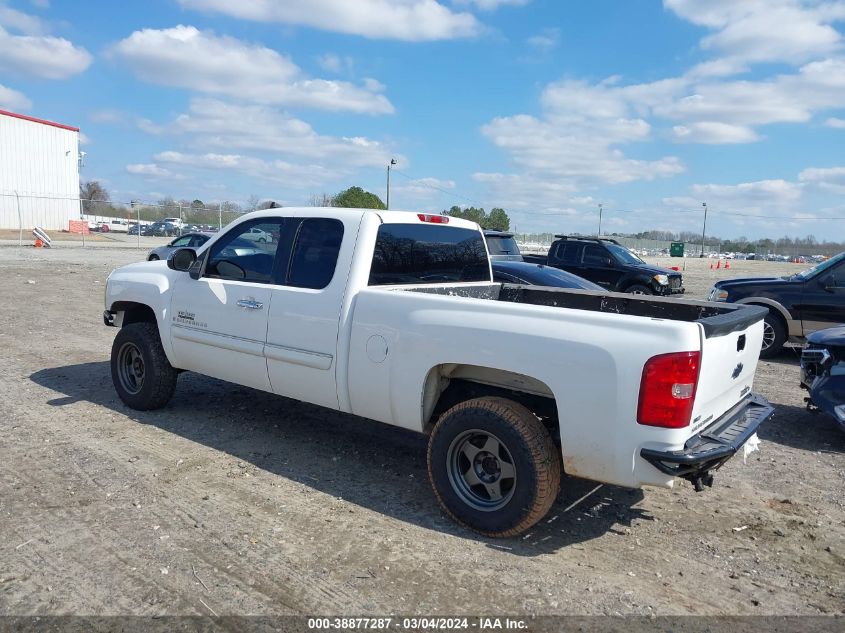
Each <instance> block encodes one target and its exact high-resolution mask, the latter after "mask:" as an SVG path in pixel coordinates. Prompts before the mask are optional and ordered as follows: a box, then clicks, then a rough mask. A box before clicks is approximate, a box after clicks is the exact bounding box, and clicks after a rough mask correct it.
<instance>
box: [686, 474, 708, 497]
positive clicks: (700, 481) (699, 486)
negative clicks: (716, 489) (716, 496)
mask: <svg viewBox="0 0 845 633" xmlns="http://www.w3.org/2000/svg"><path fill="white" fill-rule="evenodd" d="M683 478H684V479H686V480H687V481H689V482H690V483H692V485H693V488H695V491H696V492H701V491H702V490H704V488H705V486H706V487H707V488H712V487H713V473H711V472H710V471H709V470H708V471H705V472H703V473H690V474H689V475H684V477H683Z"/></svg>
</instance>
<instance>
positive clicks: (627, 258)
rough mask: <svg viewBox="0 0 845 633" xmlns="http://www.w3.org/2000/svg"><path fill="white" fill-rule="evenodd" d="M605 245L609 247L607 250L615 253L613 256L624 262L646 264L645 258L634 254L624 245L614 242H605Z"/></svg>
mask: <svg viewBox="0 0 845 633" xmlns="http://www.w3.org/2000/svg"><path fill="white" fill-rule="evenodd" d="M605 246H606V247H607V250H609V251H610V252H611V253H613V256H614V257H615V258H616V259H617V260H619V261H621V262H622V263H623V264H645V262H644V261H643V260H641V259H640V258H639V257H637V256H636V255H634V254H633V253H632V252H631V251H629V250H628V249H627V248H625V247H624V246H620V245H619V244H613V243H611V242H605Z"/></svg>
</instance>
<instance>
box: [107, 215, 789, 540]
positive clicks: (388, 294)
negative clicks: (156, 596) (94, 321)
mask: <svg viewBox="0 0 845 633" xmlns="http://www.w3.org/2000/svg"><path fill="white" fill-rule="evenodd" d="M255 229H258V230H260V231H264V232H266V233H267V234H269V235H272V236H273V239H272V241H268V242H266V243H265V242H256V241H253V240H250V239H248V238H247V239H245V236H247V235H248V234H249V233H250V232H254V230H255ZM105 300H106V306H105V307H106V309H105V312H104V320H105V322H106V324H107V325H110V326H116V327H118V328H120V331H119V332H118V333H117V336H116V337H115V339H114V344H113V346H112V355H111V370H112V379H113V382H114V386H115V389H116V390H117V393H118V395H119V396H120V398H121V399H122V400H123V402H124V403H126V404H127V405H128V406H130V407H132V408H134V409H140V410H147V409H156V408H160V407H163V406H165V405H166V404H167V403H168V401H169V400H170V398H171V397H172V395H173V393H174V390H175V388H176V381H177V376H178V375H179V372H180V371H181V370H189V371H194V372H199V373H201V374H206V375H208V376H213V377H216V378H219V379H222V380H225V381H229V382H233V383H237V384H239V385H246V386H249V387H253V388H255V389H260V390H263V391H267V392H272V393H276V394H279V395H282V396H287V397H289V398H295V399H297V400H303V401H306V402H311V403H315V404H318V405H322V406H324V407H328V408H330V409H335V410H339V411H345V412H348V413H353V414H356V415H359V416H363V417H366V418H371V419H373V420H378V421H380V422H384V423H386V424H392V425H396V426H401V427H404V428H408V429H413V430H415V431H418V432H420V433H425V434H428V436H429V444H428V447H429V448H428V469H429V475H430V478H431V483H432V486H433V488H434V492H435V494H436V496H437V498H438V500H439V501H440V504H441V505H442V506H443V508H444V509H445V511H446V512H447V513H448V514H449V515H450V516H452V517H453V518H454V519H456V520H457V521H459V522H461V523H463V524H464V525H467V526H469V527H471V528H473V529H475V530H477V531H479V532H481V533H483V534H486V535H489V536H511V535H515V534H518V533H520V532H522V531H524V530H526V529H528V528H529V527H531V526H532V525H533V524H534V523H536V522H537V521H538V520H540V519H541V518H542V517H543V516H544V515H545V513H546V512H547V511H548V510H549V508H550V507H551V505H552V503H553V501H554V499H555V497H556V496H557V494H558V490H559V487H560V480H561V471H562V470H563V471H565V472H566V473H568V474H570V475H576V476H579V477H585V478H589V479H594V480H597V481H601V482H607V483H612V484H617V485H620V486H627V487H639V486H643V485H652V486H666V487H668V486H672V484H673V481H674V479H675V477H682V478H686V479H688V480H690V481H691V482H692V483H693V484H694V486H695V487H696V489H699V490H700V489H702V488H703V487H704V486H709V485H711V484H712V474H711V473H712V471H713V470H715V469H717V468H718V467H720V466H721V465H722V464H723V463H724V462H725V461H726V460H727V459H729V458H730V457H731V455H733V454H734V453H735V452H736V451H737V450H738V449H740V448H741V447H742V446H743V444H744V443H745V442H746V441H747V440H748V438H749V437H751V436H752V435H753V434H754V432H755V430H756V429H757V427H758V426H759V424H760V423H761V422H762V421H764V420H765V419H767V418H768V417H769V416H770V415H771V414H772V408H771V407H770V406H768V404H767V403H766V402H765V400H763V399H762V398H760V397H758V396H755V395H753V394H752V393H751V386H752V381H753V379H754V372H755V369H756V366H757V357H758V355H759V352H760V345H761V341H762V335H763V317H764V316H765V314H766V310H765V308H759V307H753V306H751V307H749V306H734V305H724V304H715V303H703V302H693V301H685V300H679V299H674V298H672V299H666V298H643V297H639V296H632V295H622V294H612V293H602V292H592V291H584V290H563V289H556V288H542V287H536V286H520V285H509V284H498V283H493V282H492V276H491V270H490V263H489V258H488V254H487V250H486V247H485V243H484V237H483V235H482V233H481V231H480V230H479V227H478V226H477V225H475V224H472V223H470V222H466V221H464V220H460V219H456V218H448V217H445V216H438V215H426V214H417V213H405V212H394V211H389V212H388V211H373V210H360V209H354V210H353V209H315V208H307V209H296V208H285V209H270V210H267V211H259V212H255V213H250V214H247V215H244V216H243V217H241V218H240V219H238V220H236V221H235V222H233V223H232V224H230V225H229V226H228V227H226V228H225V229H224V230H223V231H221V232H220V233H219V234H217V235H216V236H215V237H213V238H212V239H211V240H209V241H208V242H207V243H206V244H205V245H203V246H202V247H201V248H200V249H198V250H197V251H194V250H193V249H188V248H183V249H179V250H177V251H175V252H174V253H173V254H172V255H171V256H170V257H169V259H168V260H167V262H143V263H137V264H131V265H129V266H124V267H123V268H119V269H117V270H115V271H113V272H112V273H111V275H110V276H109V278H108V283H107V285H106V297H105Z"/></svg>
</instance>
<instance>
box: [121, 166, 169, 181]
mask: <svg viewBox="0 0 845 633" xmlns="http://www.w3.org/2000/svg"><path fill="white" fill-rule="evenodd" d="M126 171H128V172H129V173H130V174H134V175H136V176H150V177H152V178H172V177H174V176H175V174H174V173H173V172H172V171H170V170H169V169H164V168H163V167H159V166H158V165H156V164H155V163H135V164H132V165H127V166H126Z"/></svg>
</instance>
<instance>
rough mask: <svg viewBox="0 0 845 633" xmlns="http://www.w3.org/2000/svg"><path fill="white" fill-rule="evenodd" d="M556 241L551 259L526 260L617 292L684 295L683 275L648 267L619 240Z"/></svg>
mask: <svg viewBox="0 0 845 633" xmlns="http://www.w3.org/2000/svg"><path fill="white" fill-rule="evenodd" d="M555 238H557V239H556V240H555V241H554V242H552V245H551V247H550V248H549V254H548V255H547V256H545V257H544V256H537V255H524V256H523V258H524V259H525V261H527V262H533V263H535V264H546V265H548V266H554V267H555V268H560V269H561V270H565V271H566V272H569V273H572V274H574V275H578V276H579V277H583V278H584V279H587V280H589V281H592V282H593V283H597V284H598V285H600V286H602V287H603V288H606V289H607V290H610V291H613V292H630V293H632V294H641V295H663V296H665V295H675V294H682V293H683V292H684V284H683V278H682V276H681V273H679V272H677V271H675V270H669V269H667V268H660V267H659V266H652V265H650V264H646V263H645V262H644V261H643V260H641V259H640V258H639V257H637V256H636V255H634V253H632V252H631V251H629V250H628V249H627V248H625V247H624V246H622V245H621V244H620V243H619V242H617V241H616V240H612V239H609V238H604V237H602V238H598V237H577V236H576V237H572V236H568V235H555Z"/></svg>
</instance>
